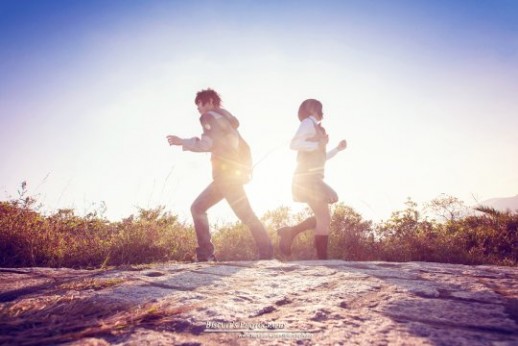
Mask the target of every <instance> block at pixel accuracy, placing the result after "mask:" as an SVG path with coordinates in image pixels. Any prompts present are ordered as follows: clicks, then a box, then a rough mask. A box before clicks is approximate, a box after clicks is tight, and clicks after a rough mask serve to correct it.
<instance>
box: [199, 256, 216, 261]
mask: <svg viewBox="0 0 518 346" xmlns="http://www.w3.org/2000/svg"><path fill="white" fill-rule="evenodd" d="M217 261H218V260H217V259H216V256H214V255H210V256H209V257H201V258H197V259H196V262H217Z"/></svg>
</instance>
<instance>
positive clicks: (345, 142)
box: [336, 139, 347, 151]
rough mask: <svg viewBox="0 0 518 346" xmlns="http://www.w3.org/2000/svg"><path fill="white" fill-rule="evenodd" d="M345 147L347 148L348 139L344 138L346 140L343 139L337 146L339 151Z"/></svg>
mask: <svg viewBox="0 0 518 346" xmlns="http://www.w3.org/2000/svg"><path fill="white" fill-rule="evenodd" d="M345 148H347V141H346V140H345V139H344V140H341V141H340V143H338V146H337V147H336V149H338V150H339V151H342V150H344V149H345Z"/></svg>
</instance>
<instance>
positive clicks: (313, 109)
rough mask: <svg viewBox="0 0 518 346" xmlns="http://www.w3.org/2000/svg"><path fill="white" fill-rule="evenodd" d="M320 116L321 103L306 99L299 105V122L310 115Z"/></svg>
mask: <svg viewBox="0 0 518 346" xmlns="http://www.w3.org/2000/svg"><path fill="white" fill-rule="evenodd" d="M317 114H318V115H322V103H321V102H320V101H318V100H315V99H307V100H305V101H304V102H302V103H301V104H300V107H299V114H298V115H299V120H300V121H302V120H304V119H306V118H307V117H309V116H310V115H317Z"/></svg>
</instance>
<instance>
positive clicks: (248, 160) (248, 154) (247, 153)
mask: <svg viewBox="0 0 518 346" xmlns="http://www.w3.org/2000/svg"><path fill="white" fill-rule="evenodd" d="M210 113H216V114H217V115H219V116H221V117H222V118H223V119H225V121H226V122H227V124H228V126H227V128H228V129H230V131H232V132H233V133H234V134H235V135H236V136H237V138H238V146H237V149H236V152H235V155H234V157H233V158H232V162H231V165H232V166H233V168H235V171H236V172H237V174H238V176H235V177H233V178H236V179H238V180H241V181H242V182H244V183H247V182H249V181H250V180H251V179H252V171H253V160H252V151H251V150H250V146H249V145H248V143H247V142H246V141H245V140H244V139H243V137H241V134H240V133H239V131H238V130H237V128H234V127H233V126H232V119H231V118H230V117H231V116H230V115H229V114H228V113H227V112H214V111H211V112H210ZM212 115H213V116H214V114H212Z"/></svg>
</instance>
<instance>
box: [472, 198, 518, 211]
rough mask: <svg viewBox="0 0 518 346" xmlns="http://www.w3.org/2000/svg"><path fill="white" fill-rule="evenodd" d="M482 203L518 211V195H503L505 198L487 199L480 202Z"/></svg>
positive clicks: (504, 209) (497, 208) (503, 209)
mask: <svg viewBox="0 0 518 346" xmlns="http://www.w3.org/2000/svg"><path fill="white" fill-rule="evenodd" d="M480 205H483V206H487V207H493V208H495V209H496V210H501V211H506V210H508V209H509V210H511V211H518V195H516V196H514V197H503V198H491V199H488V200H486V201H483V202H480Z"/></svg>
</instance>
